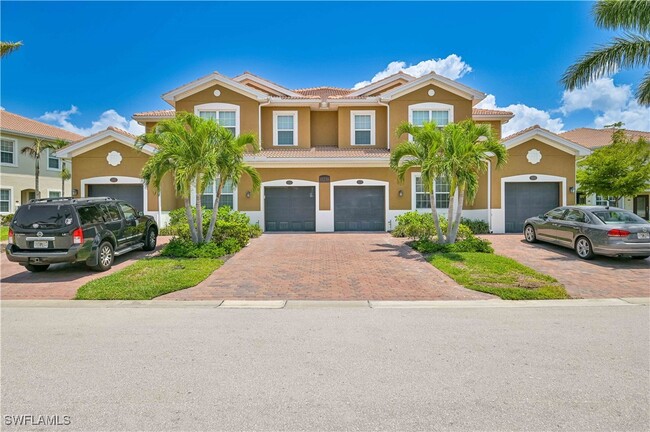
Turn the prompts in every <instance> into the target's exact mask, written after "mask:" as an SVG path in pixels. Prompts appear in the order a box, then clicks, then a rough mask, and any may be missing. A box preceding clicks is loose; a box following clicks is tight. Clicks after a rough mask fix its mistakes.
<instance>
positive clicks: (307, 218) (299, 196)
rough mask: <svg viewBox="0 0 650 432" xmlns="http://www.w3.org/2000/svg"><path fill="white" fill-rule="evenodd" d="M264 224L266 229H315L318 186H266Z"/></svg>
mask: <svg viewBox="0 0 650 432" xmlns="http://www.w3.org/2000/svg"><path fill="white" fill-rule="evenodd" d="M264 225H265V230H266V231H315V230H316V188H315V187H313V186H286V187H284V186H283V187H265V188H264Z"/></svg>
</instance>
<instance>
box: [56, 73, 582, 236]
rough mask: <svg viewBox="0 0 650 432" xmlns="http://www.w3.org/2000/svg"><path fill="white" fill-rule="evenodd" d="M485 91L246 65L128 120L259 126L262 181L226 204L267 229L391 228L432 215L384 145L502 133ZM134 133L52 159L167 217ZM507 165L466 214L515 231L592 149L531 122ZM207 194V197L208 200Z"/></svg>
mask: <svg viewBox="0 0 650 432" xmlns="http://www.w3.org/2000/svg"><path fill="white" fill-rule="evenodd" d="M485 96H486V95H485V94H484V93H482V92H480V91H478V90H475V89H472V88H470V87H468V86H466V85H464V84H461V83H459V82H456V81H453V80H450V79H447V78H444V77H442V76H440V75H437V74H435V73H432V74H429V75H425V76H422V77H420V78H414V77H412V76H409V75H407V74H404V73H397V74H395V75H392V76H390V77H387V78H385V79H383V80H381V81H378V82H375V83H372V84H370V85H368V86H366V87H363V88H360V89H356V90H355V89H344V88H336V87H314V88H305V89H295V90H291V89H288V88H285V87H283V86H281V85H279V84H276V83H273V82H271V81H268V80H266V79H264V78H261V77H258V76H256V75H253V74H251V73H248V72H246V73H244V74H242V75H239V76H237V77H234V78H229V77H226V76H223V75H221V74H219V73H216V72H215V73H212V74H210V75H207V76H204V77H202V78H199V79H197V80H195V81H192V82H190V83H187V84H185V85H182V86H180V87H178V88H176V89H174V90H171V91H169V92H167V93H165V94H164V95H163V99H164V100H165V101H166V102H168V103H169V104H170V105H171V106H172V107H173V109H170V110H159V111H150V112H141V113H137V114H135V115H133V118H134V119H135V120H137V121H138V122H140V123H141V124H143V125H145V127H146V128H147V130H151V128H152V127H154V125H155V124H156V123H157V122H159V121H161V120H164V119H167V118H171V117H173V116H174V115H175V113H176V112H180V111H185V112H190V113H195V114H196V115H199V116H201V117H204V118H209V119H213V120H215V121H218V122H219V124H220V125H222V126H224V127H226V128H229V129H231V130H232V132H233V133H234V134H239V133H241V132H252V133H255V134H256V135H257V137H258V139H259V142H260V145H261V151H260V152H259V153H257V154H250V155H248V156H247V157H246V160H247V162H248V163H250V164H251V165H252V166H254V167H255V168H257V170H258V171H259V173H260V175H261V177H262V181H263V184H262V188H261V190H260V191H254V190H253V189H252V185H251V182H250V179H248V178H243V179H242V181H241V182H240V184H239V185H238V187H237V188H232V187H231V185H226V187H225V190H224V198H223V199H222V203H223V204H226V205H230V206H231V207H233V208H234V209H236V210H240V211H243V212H246V213H247V214H248V215H249V216H250V217H251V219H252V221H253V222H254V223H255V222H256V223H259V224H260V226H261V227H262V228H263V229H264V230H265V231H316V232H331V231H357V230H372V231H376V230H390V229H392V227H394V226H395V217H396V216H397V215H399V214H402V213H404V212H407V211H410V210H417V211H423V212H424V211H430V205H431V204H430V202H429V198H428V196H427V195H426V194H425V193H424V191H423V188H422V184H421V181H420V175H419V173H418V172H417V170H414V171H413V172H412V173H411V175H410V176H408V178H407V179H406V180H405V181H404V182H403V183H399V182H398V181H397V177H396V175H395V173H394V172H393V171H392V170H391V169H390V168H389V157H390V152H391V150H393V149H395V147H396V146H397V145H398V144H399V143H400V142H402V141H404V140H405V139H407V137H404V136H403V137H398V136H396V134H395V130H396V128H397V126H398V125H399V124H400V123H402V122H405V121H409V122H411V123H414V124H416V125H417V124H422V123H423V122H427V121H435V122H436V123H437V124H438V125H441V126H443V125H445V124H447V123H450V122H458V121H461V120H465V119H474V120H475V121H477V122H481V123H488V124H490V125H491V126H492V128H493V130H494V133H495V134H496V135H497V137H499V138H501V127H502V125H503V124H504V123H505V122H507V121H508V120H510V119H511V118H512V116H513V114H512V113H510V112H505V111H496V110H483V109H477V108H475V105H476V104H477V103H478V102H480V101H481V100H483V99H484V98H485ZM135 139H136V137H135V136H133V135H130V134H128V133H126V132H124V131H120V130H119V129H115V128H109V129H107V130H106V131H103V132H101V133H98V134H95V135H93V136H90V137H87V138H85V139H83V140H81V141H78V142H76V143H74V144H72V145H70V146H68V147H67V148H65V149H64V150H63V151H61V152H60V153H59V154H58V155H59V156H62V157H70V158H72V161H73V165H74V166H75V170H74V173H73V178H72V182H73V189H75V190H76V191H78V193H79V196H93V195H111V196H116V197H120V198H126V199H129V200H130V201H131V202H133V203H134V204H135V205H136V206H138V207H139V208H141V209H142V210H144V211H145V212H146V213H149V214H152V215H154V216H156V217H157V218H158V220H159V221H161V222H162V223H164V222H165V218H166V214H167V213H168V212H169V211H170V210H172V209H174V208H178V207H181V205H182V201H181V199H180V198H179V197H176V196H175V194H174V190H173V188H172V185H171V181H170V179H168V180H167V181H166V182H164V183H163V185H162V187H161V191H153V190H150V189H149V188H147V186H146V185H143V183H142V180H141V177H140V172H141V169H142V166H143V165H144V163H145V162H146V160H147V158H148V157H149V155H150V154H153V152H155V151H156V149H155V148H152V147H148V146H147V147H145V148H144V149H143V150H142V151H138V150H135V149H134V143H135ZM502 141H503V143H504V144H505V146H506V147H507V148H508V153H509V162H508V164H507V165H506V167H504V168H502V169H498V170H497V169H495V167H494V166H493V165H491V166H490V167H489V170H488V171H487V172H486V173H485V174H484V175H483V176H482V177H481V182H480V187H479V191H478V195H477V197H476V199H475V200H474V202H472V203H467V204H466V206H465V210H464V215H465V217H468V218H475V219H483V220H485V221H488V222H489V223H490V225H491V227H492V230H493V231H494V232H515V231H520V230H521V228H522V226H521V223H522V221H523V220H524V219H525V218H526V217H528V216H531V215H536V214H538V213H541V212H543V211H546V210H548V209H549V208H552V207H553V206H557V205H559V204H573V203H574V202H575V171H576V168H575V166H576V158H577V157H579V156H583V155H586V154H588V153H589V150H588V149H587V148H585V147H583V146H581V145H579V144H577V143H575V142H573V141H570V140H568V139H566V138H562V137H560V136H558V135H556V134H554V133H551V132H549V131H547V130H544V129H542V128H540V127H538V126H535V127H532V128H529V129H526V130H524V131H521V132H519V133H517V134H515V135H512V136H510V137H507V138H505V139H503V140H502ZM212 190H214V186H213V188H211V189H209V190H208V191H206V194H205V196H204V204H205V205H207V206H210V205H211V204H212V195H211V194H212ZM449 193H450V192H449V185H448V184H447V182H446V181H445V179H443V178H440V179H437V181H436V183H435V203H434V204H435V205H436V207H437V208H438V209H439V210H440V211H441V212H444V211H446V208H447V207H448V204H449Z"/></svg>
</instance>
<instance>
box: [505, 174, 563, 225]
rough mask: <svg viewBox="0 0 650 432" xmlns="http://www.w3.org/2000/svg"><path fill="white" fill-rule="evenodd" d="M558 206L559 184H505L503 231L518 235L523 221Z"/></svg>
mask: <svg viewBox="0 0 650 432" xmlns="http://www.w3.org/2000/svg"><path fill="white" fill-rule="evenodd" d="M558 205H560V183H547V182H540V183H524V182H522V183H506V184H505V231H506V232H507V233H519V232H522V231H523V229H524V221H525V220H526V219H528V218H529V217H533V216H537V215H538V214H540V213H546V212H547V211H549V210H551V209H553V208H555V207H557V206H558Z"/></svg>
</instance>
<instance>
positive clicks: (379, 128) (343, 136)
mask: <svg viewBox="0 0 650 432" xmlns="http://www.w3.org/2000/svg"><path fill="white" fill-rule="evenodd" d="M351 111H374V112H375V145H374V146H370V147H371V148H386V147H387V144H388V142H387V140H386V118H387V115H386V107H376V106H357V107H340V108H339V111H338V119H339V120H338V121H339V147H341V148H349V147H355V148H358V147H357V146H352V144H351V139H352V131H351V129H350V120H351V119H350V112H351ZM363 147H368V146H363Z"/></svg>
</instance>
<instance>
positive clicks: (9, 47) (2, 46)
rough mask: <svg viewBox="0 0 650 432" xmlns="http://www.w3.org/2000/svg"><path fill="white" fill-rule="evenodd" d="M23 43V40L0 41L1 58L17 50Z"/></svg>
mask: <svg viewBox="0 0 650 432" xmlns="http://www.w3.org/2000/svg"><path fill="white" fill-rule="evenodd" d="M22 45H23V43H22V42H0V58H1V57H4V56H6V55H7V54H9V53H11V52H13V51H16V50H17V49H18V48H20V47H21V46H22Z"/></svg>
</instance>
